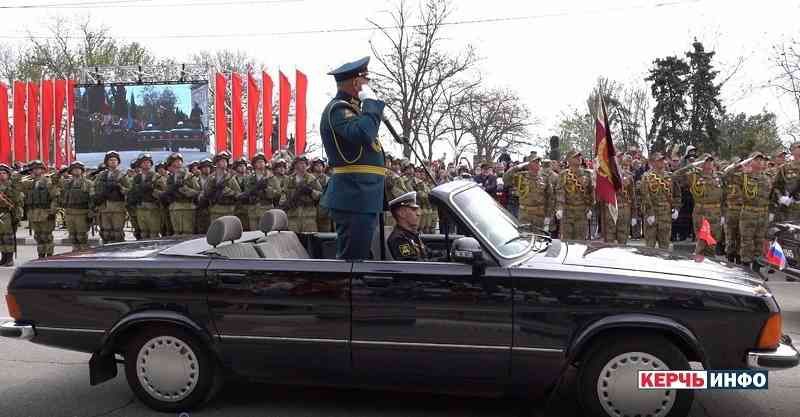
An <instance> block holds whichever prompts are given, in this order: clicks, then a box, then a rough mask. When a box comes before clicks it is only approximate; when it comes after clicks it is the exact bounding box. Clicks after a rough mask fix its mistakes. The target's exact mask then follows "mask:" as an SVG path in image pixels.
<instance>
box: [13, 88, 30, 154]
mask: <svg viewBox="0 0 800 417" xmlns="http://www.w3.org/2000/svg"><path fill="white" fill-rule="evenodd" d="M27 100H28V87H27V84H25V82H24V81H14V161H20V162H26V161H27V160H28V155H27V153H26V152H25V149H26V148H27V146H28V123H27V121H26V119H25V115H26V113H25V103H26V102H27Z"/></svg>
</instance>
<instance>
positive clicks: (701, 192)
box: [672, 154, 724, 256]
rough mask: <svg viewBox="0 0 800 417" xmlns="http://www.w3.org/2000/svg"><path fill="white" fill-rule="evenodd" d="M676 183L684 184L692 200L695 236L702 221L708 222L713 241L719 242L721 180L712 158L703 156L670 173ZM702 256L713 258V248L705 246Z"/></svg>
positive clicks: (722, 221)
mask: <svg viewBox="0 0 800 417" xmlns="http://www.w3.org/2000/svg"><path fill="white" fill-rule="evenodd" d="M672 177H673V178H674V179H675V180H676V181H681V182H682V183H685V184H686V185H687V186H688V188H689V192H691V193H692V198H693V200H694V210H693V211H692V226H693V227H694V231H695V234H696V233H697V231H698V230H700V227H701V226H702V225H703V219H704V218H705V219H706V220H708V224H709V226H711V235H712V236H713V237H714V239H717V240H721V239H722V233H721V230H720V229H721V226H722V225H723V224H724V218H723V217H722V193H723V190H724V188H723V185H722V180H721V178H720V176H719V175H717V172H716V166H715V165H714V157H712V156H711V155H709V154H706V155H704V156H703V157H702V158H700V160H699V161H697V162H693V163H691V164H688V165H686V166H684V167H683V168H680V169H678V170H676V171H675V172H673V173H672ZM704 254H705V255H706V256H713V255H714V249H713V247H709V246H706V248H705V251H704Z"/></svg>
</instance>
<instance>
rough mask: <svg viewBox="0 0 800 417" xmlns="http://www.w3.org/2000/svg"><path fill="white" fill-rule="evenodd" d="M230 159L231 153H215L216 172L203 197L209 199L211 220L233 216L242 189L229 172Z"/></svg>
mask: <svg viewBox="0 0 800 417" xmlns="http://www.w3.org/2000/svg"><path fill="white" fill-rule="evenodd" d="M230 159H231V155H230V154H229V153H228V152H225V151H222V152H220V153H218V154H216V155H214V173H213V174H212V175H211V176H210V177H209V178H208V181H207V182H206V186H205V188H204V189H203V198H205V199H206V200H207V201H208V218H209V222H214V220H216V219H218V218H220V217H222V216H233V214H234V212H235V210H236V197H237V196H238V195H239V194H240V193H241V192H242V189H241V188H239V182H237V181H236V178H235V177H234V176H233V174H231V173H230V172H228V161H230Z"/></svg>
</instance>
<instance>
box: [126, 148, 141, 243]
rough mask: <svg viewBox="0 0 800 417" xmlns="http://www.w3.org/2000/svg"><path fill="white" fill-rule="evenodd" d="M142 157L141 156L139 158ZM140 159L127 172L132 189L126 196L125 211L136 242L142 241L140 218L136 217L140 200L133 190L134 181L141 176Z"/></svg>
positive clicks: (133, 162) (132, 163) (129, 189)
mask: <svg viewBox="0 0 800 417" xmlns="http://www.w3.org/2000/svg"><path fill="white" fill-rule="evenodd" d="M141 156H142V155H141V154H140V155H139V157H141ZM139 157H137V159H135V160H133V161H131V169H129V170H128V172H127V178H128V184H130V187H129V188H128V193H127V194H126V195H125V210H126V211H127V212H128V218H129V219H130V221H131V227H132V228H133V237H134V238H135V239H136V240H141V239H142V229H141V227H139V218H138V217H137V216H136V210H137V206H138V204H139V199H138V197H136V193H135V192H134V190H133V180H134V179H135V178H136V176H137V175H139V159H138V158H139Z"/></svg>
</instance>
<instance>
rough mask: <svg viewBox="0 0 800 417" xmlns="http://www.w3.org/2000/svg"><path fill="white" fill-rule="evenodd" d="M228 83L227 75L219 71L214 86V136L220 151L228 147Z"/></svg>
mask: <svg viewBox="0 0 800 417" xmlns="http://www.w3.org/2000/svg"><path fill="white" fill-rule="evenodd" d="M227 85H228V80H226V79H225V75H224V74H221V73H219V72H218V73H217V79H216V84H215V86H214V129H215V132H214V133H215V135H214V136H215V138H216V142H217V152H218V153H219V152H222V151H224V150H227V149H228V122H227V119H226V118H225V89H226V86H227Z"/></svg>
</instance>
